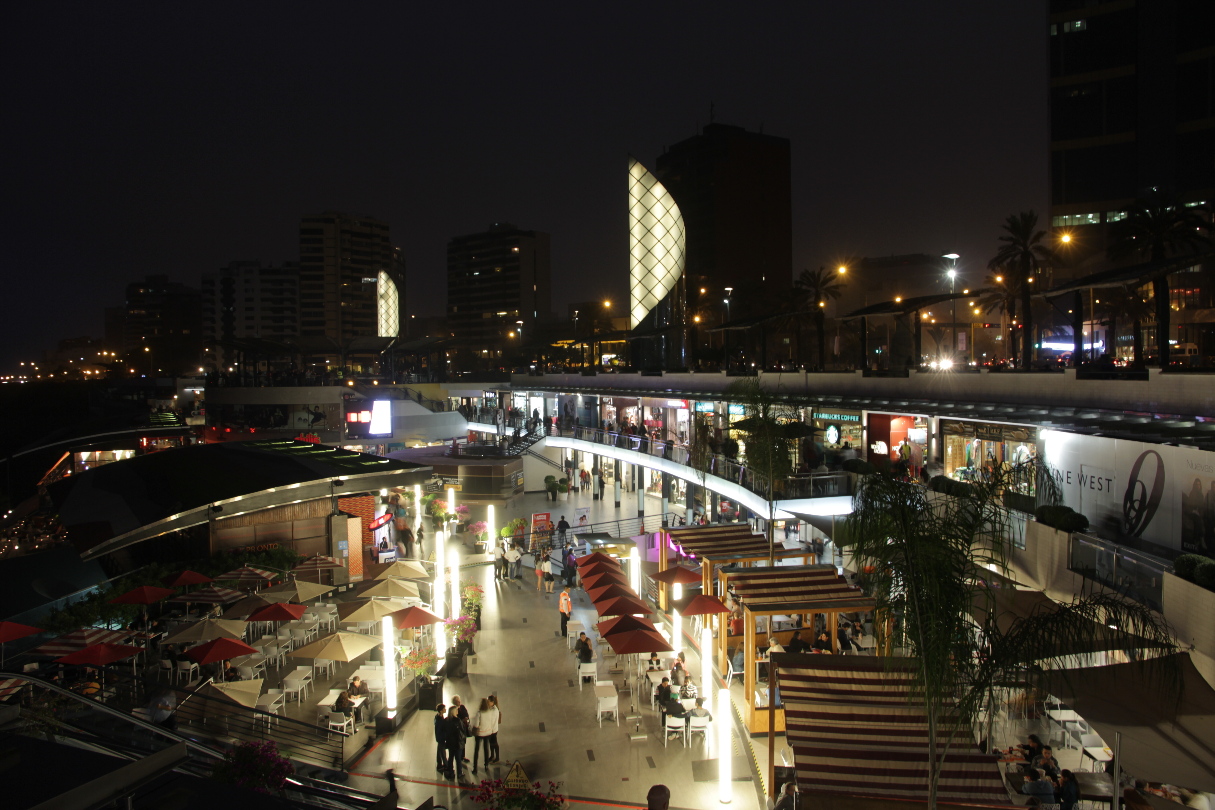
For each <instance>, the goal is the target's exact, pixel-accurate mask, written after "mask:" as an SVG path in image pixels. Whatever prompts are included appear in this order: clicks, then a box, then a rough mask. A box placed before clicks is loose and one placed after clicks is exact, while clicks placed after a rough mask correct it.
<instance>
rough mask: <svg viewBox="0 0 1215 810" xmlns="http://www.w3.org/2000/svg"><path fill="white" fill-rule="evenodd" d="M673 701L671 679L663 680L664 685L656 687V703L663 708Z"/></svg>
mask: <svg viewBox="0 0 1215 810" xmlns="http://www.w3.org/2000/svg"><path fill="white" fill-rule="evenodd" d="M670 699H671V679H670V678H663V679H662V683H660V684H658V685H657V686H655V687H654V702H655V703H657V704H658V705H659V706H661V705H662V704H663V703H665V702H666V701H668V700H670Z"/></svg>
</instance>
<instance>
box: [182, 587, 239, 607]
mask: <svg viewBox="0 0 1215 810" xmlns="http://www.w3.org/2000/svg"><path fill="white" fill-rule="evenodd" d="M244 598H245V595H244V594H243V593H241V592H240V591H235V590H233V589H231V588H225V587H223V586H222V585H212V586H210V587H208V588H199V589H198V590H197V591H195V592H194V593H183V594H182V595H181V596H174V597H173V598H172V599H170V600H169V601H170V602H174V603H178V602H180V603H183V604H187V605H188V604H192V603H197V604H202V605H230V604H232V603H233V602H239V601H240V600H241V599H244Z"/></svg>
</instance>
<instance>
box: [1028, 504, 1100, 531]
mask: <svg viewBox="0 0 1215 810" xmlns="http://www.w3.org/2000/svg"><path fill="white" fill-rule="evenodd" d="M1034 519H1035V520H1037V521H1038V522H1039V523H1041V524H1043V525H1046V526H1050V527H1051V528H1052V529H1058V530H1059V531H1061V532H1068V533H1069V534H1070V533H1071V532H1082V531H1085V530H1087V529H1088V518H1086V517H1085V516H1084V515H1082V514H1080V513H1079V512H1077V511H1076V510H1074V509H1072V508H1071V507H1070V506H1051V505H1050V504H1043V505H1042V506H1039V507H1038V508H1037V509H1036V510H1035V511H1034Z"/></svg>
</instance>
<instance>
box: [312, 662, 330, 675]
mask: <svg viewBox="0 0 1215 810" xmlns="http://www.w3.org/2000/svg"><path fill="white" fill-rule="evenodd" d="M312 669H313V671H315V672H322V671H323V672H324V673H325V677H327V678H331V677H333V669H334V663H333V662H332V661H330V660H328V659H325V658H314V659H312Z"/></svg>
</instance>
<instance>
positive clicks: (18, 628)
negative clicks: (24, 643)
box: [0, 622, 42, 667]
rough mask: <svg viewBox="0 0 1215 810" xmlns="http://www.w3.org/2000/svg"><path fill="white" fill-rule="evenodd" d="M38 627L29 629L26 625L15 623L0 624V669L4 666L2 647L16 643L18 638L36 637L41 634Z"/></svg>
mask: <svg viewBox="0 0 1215 810" xmlns="http://www.w3.org/2000/svg"><path fill="white" fill-rule="evenodd" d="M41 632H42V629H41V628H39V627H30V626H29V625H28V624H18V623H17V622H0V667H3V666H4V645H5V644H7V643H8V642H10V641H16V640H17V639H19V638H25V637H27V636H33V635H37V634H38V633H41Z"/></svg>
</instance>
